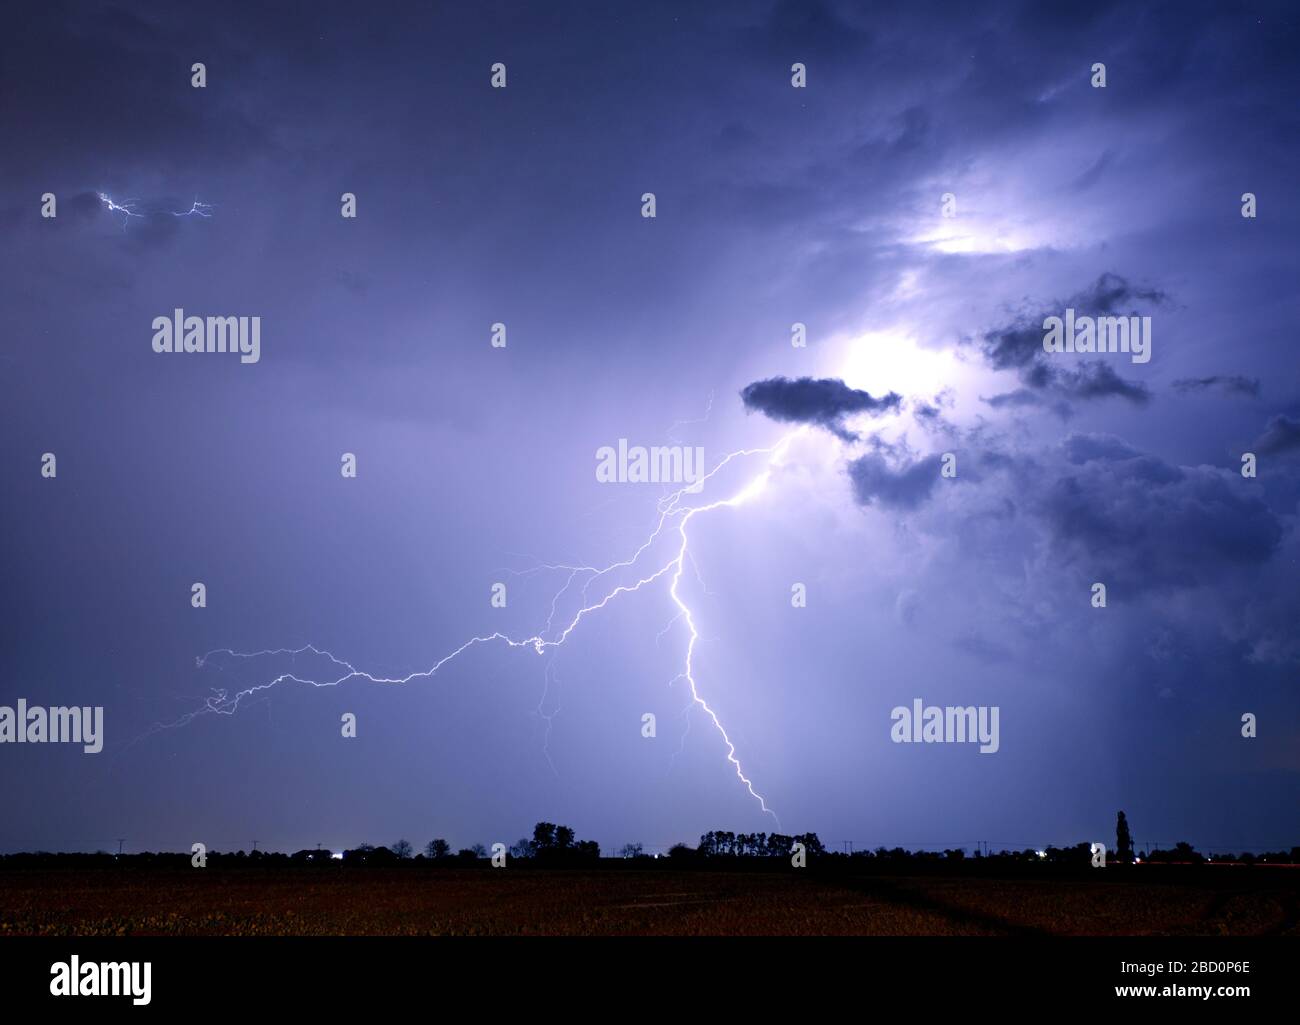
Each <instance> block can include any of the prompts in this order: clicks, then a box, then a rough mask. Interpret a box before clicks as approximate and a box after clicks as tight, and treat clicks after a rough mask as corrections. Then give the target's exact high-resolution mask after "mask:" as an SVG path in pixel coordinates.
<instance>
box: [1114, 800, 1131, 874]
mask: <svg viewBox="0 0 1300 1025" xmlns="http://www.w3.org/2000/svg"><path fill="white" fill-rule="evenodd" d="M1115 860H1116V861H1118V862H1120V863H1121V864H1125V865H1126V864H1128V863H1129V862H1131V861H1132V860H1133V836H1132V834H1131V833H1129V831H1128V819H1126V818H1125V817H1124V813H1123V812H1120V813H1119V818H1118V819H1116V820H1115Z"/></svg>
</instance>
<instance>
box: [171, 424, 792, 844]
mask: <svg viewBox="0 0 1300 1025" xmlns="http://www.w3.org/2000/svg"><path fill="white" fill-rule="evenodd" d="M804 430H805V428H800V429H799V430H796V431H794V432H792V433H790V434H788V435H786V436H785V437H784V438H782V439H781V440H780V441H779V442H777V443H776V444H775V445H773V446H771V447H768V448H752V449H741V450H739V451H737V452H732V453H731V454H730V455H728V456H726V457H725V458H724V459H723V460H722V461H721V462H719V463H718V464H717V466H715V467H714V468H713V469H712V470H710V471H709V472H708V473H707V474H705V475H704V477H703V478H701V479H700V480H699V481H696V482H694V483H693V484H690V485H688V486H686V487H683V488H680V489H679V490H677V491H675V492H673V493H671V494H668V495H665V496H663V497H662V498H660V499H659V502H658V513H659V518H658V521H657V522H656V524H655V527H654V529H653V530H652V531H651V532H650V535H649V537H647V538H646V540H645V541H644V542H642V544H641V545H640V546H639V547H638V548H637V549H636V551H634V552H633V553H632V555H631V557H630V558H627V559H624V560H621V561H618V562H612V563H610V564H609V565H608V566H604V567H597V566H571V565H551V566H539V567H536V569H549V570H562V571H567V572H568V574H569V576H568V579H567V580H566V581H565V583H564V586H563V587H562V588H561V589H560V591H559V592H558V593H557V594H556V595H555V597H554V598H553V599H552V601H551V607H550V615H549V617H548V618H547V621H546V625H545V626H544V627H543V628H542V630H541V631H540V632H538V633H537V634H534V635H533V636H531V637H524V638H512V637H510V636H508V635H506V634H504V633H501V632H499V631H497V632H494V633H490V634H484V635H482V636H479V637H471V638H470V639H469V640H468V641H466V642H465V643H464V644H462V645H461V646H460V647H458V648H456V649H455V650H454V651H452V652H451V653H450V654H447V655H444V656H443V657H442V658H441V659H440V660H438V661H437V662H435V663H434V664H433V665H432V666H430V667H429V668H428V669H425V670H422V671H420V672H415V673H411V674H409V675H407V676H401V677H387V676H374V675H372V674H371V673H368V672H365V671H364V670H361V669H358V668H357V667H356V666H354V665H352V664H351V663H350V662H347V661H344V660H343V659H340V658H338V657H336V656H335V655H333V654H332V653H330V652H329V651H326V650H324V649H322V648H318V647H316V646H315V645H314V644H305V645H303V646H302V647H300V648H276V649H268V650H264V651H254V652H238V651H234V650H232V649H230V648H218V649H216V650H214V651H209V652H208V653H207V654H206V655H202V656H200V657H199V658H197V659H195V663H196V665H198V666H199V667H200V668H202V667H203V666H205V665H206V664H207V662H208V660H209V659H211V658H213V657H214V656H219V657H226V658H232V659H253V658H259V657H262V656H270V655H290V656H297V655H302V654H311V655H316V656H320V657H322V658H325V659H328V660H329V662H330V663H331V665H333V666H334V667H335V669H336V670H337V673H336V675H334V676H333V678H331V679H325V680H319V679H314V678H311V677H305V676H300V675H298V674H297V673H295V672H292V671H290V672H285V673H281V674H280V675H279V676H276V677H275V678H274V679H271V680H269V681H267V682H266V683H261V684H257V685H255V686H252V687H247V688H245V689H244V690H240V691H236V692H234V693H231V692H229V691H227V690H225V689H215V690H214V691H213V694H212V696H211V697H209V698H208V699H207V701H206V702H204V704H203V707H202V708H199V709H197V710H195V711H193V712H189V713H187V714H186V715H184V716H182V717H181V718H180V719H178V720H176V721H175V722H172V723H160V724H158V725H157V726H156V727H155V730H159V729H173V728H175V727H179V726H184V725H186V724H188V723H190V722H192V721H193V720H194V719H196V718H198V717H199V716H201V715H207V714H211V713H216V714H218V715H233V714H234V713H235V712H236V711H237V710H238V708H239V704H240V702H241V701H243V700H244V699H245V698H248V697H252V696H253V695H255V694H259V693H261V692H263V691H268V690H270V689H272V688H273V687H277V686H279V685H280V684H282V683H300V684H305V685H307V686H310V687H337V686H339V685H340V684H343V683H347V682H348V681H350V680H365V681H368V682H370V683H385V684H406V683H410V682H412V681H413V680H418V679H426V678H428V677H431V676H433V675H434V674H435V673H437V672H438V670H440V669H441V668H442V667H443V666H445V665H447V663H449V662H451V661H453V660H454V659H456V658H457V657H458V656H460V655H461V654H463V653H464V652H466V651H468V650H469V649H470V648H473V647H475V646H476V645H480V644H488V643H491V642H500V643H502V644H504V645H506V646H507V647H510V648H523V647H531V648H532V649H533V650H534V651H536V652H537V654H539V655H541V654H545V653H546V651H547V650H548V649H551V648H558V647H560V646H561V645H562V644H564V642H565V641H567V640H568V638H569V636H570V634H572V633H573V631H574V630H576V629H577V627H578V624H579V623H581V622H582V621H583V620H584V619H585V618H586V617H587V616H588V615H590V614H591V613H593V612H598V611H599V610H601V609H603V608H605V606H606V605H608V604H609V603H610V602H612V601H613V600H614V599H616V598H618V597H619V596H620V595H624V594H629V593H632V592H635V591H639V590H641V589H642V588H643V587H647V586H649V585H650V584H653V583H655V582H656V581H658V580H661V579H663V578H665V577H666V578H668V580H669V585H668V594H669V597H670V598H671V599H672V601H673V604H674V605H675V606H676V607H677V614H676V615H675V616H674V617H673V620H672V621H671V622H670V623H669V624H668V627H665V629H664V630H663V631H661V632H660V635H659V636H660V637H662V636H663V634H665V633H667V631H668V629H669V628H671V627H672V626H673V625H674V624H675V623H676V622H677V621H678V620H681V621H683V622H684V623H685V624H686V628H687V630H688V631H689V633H690V638H689V640H688V641H687V644H686V653H685V659H684V663H683V667H682V671H681V672H680V673H679V674H678V675H677V676H676V677H674V678H673V680H672V681H671V682H672V683H676V682H677V680H685V681H686V683H687V684H688V686H689V687H690V692H691V703H690V704H689V705H687V709H688V710H689V709H690V708H691V707H693V706H696V705H698V706H699V707H700V708H701V709H703V710H704V712H705V714H706V715H707V716H708V718H709V721H710V722H712V723H713V727H714V729H716V730H717V731H718V733H719V734H720V735H721V737H722V740H723V743H724V744H726V747H727V761H728V762H730V763H731V764H732V766H734V768H735V771H736V777H737V778H738V779H739V780H740V782H741V783H742V784H743V785H744V787H745V789H746V790H747V791H748V792H749V794H750V796H751V797H753V798H754V800H756V801H757V802H758V804H759V807H760V808H762V810H763V811H764V812H765V813H766V814H768V815H771V816H772V818H773V819H775V820H776V822H777V824H778V825H780V819H778V818H777V816H776V813H775V812H773V811H772V809H771V808H769V807H768V805H767V801H766V800H765V799H764V798H763V795H762V794H760V793H759V792H758V791H757V790H755V789H754V784H753V782H752V781H751V780H750V778H749V776H747V775H746V774H745V770H744V768H743V767H742V766H741V764H740V760H739V759H738V758H737V757H736V745H735V744H734V743H733V742H732V740H731V737H730V736H728V734H727V730H726V728H725V727H724V726H723V725H722V720H721V719H720V718H719V717H718V714H717V712H716V711H714V709H713V708H712V707H711V706H710V705H709V704H708V702H707V701H705V699H704V697H703V696H702V695H701V693H700V689H699V683H698V681H697V680H696V678H695V646H696V642H697V641H698V640H699V636H700V635H699V630H698V628H697V626H696V622H695V615H694V613H693V612H692V610H691V608H690V606H689V605H687V603H686V600H685V599H684V598H683V597H682V595H681V591H680V588H679V585H680V584H681V580H682V576H683V574H684V573H685V567H686V562H687V559H688V558H690V552H689V545H690V537H689V534H688V533H687V527H688V526H689V525H690V523H691V521H692V520H693V519H695V517H696V516H701V515H703V514H704V513H708V512H713V511H714V510H717V509H723V508H736V507H737V506H741V505H744V504H745V503H746V502H748V501H750V500H751V499H753V498H754V497H756V496H757V495H759V494H760V493H761V492H762V491H763V489H764V488H765V487H766V485H767V483H768V481H769V480H770V479H771V476H772V471H773V470H774V469H775V468H776V466H777V465H778V463H779V461H780V459H781V458H782V456H783V455H784V454H785V451H786V449H787V448H788V447H789V445H790V443H791V442H792V441H793V440H794V439H795V438H796V437H797V436H798V435H800V434H802V433H803V431H804ZM755 455H767V456H768V457H769V458H768V462H767V465H766V466H765V467H764V468H763V470H762V471H761V472H760V473H759V474H758V475H757V476H755V477H754V478H753V479H752V480H751V481H750V482H749V483H748V484H746V485H745V486H744V487H743V488H741V489H740V490H739V491H738V492H736V493H735V494H734V495H732V496H731V497H730V498H724V499H720V500H718V501H716V502H711V503H709V504H707V505H687V504H684V503H685V500H686V496H687V495H691V494H696V493H698V492H699V491H700V490H701V488H702V486H703V485H704V483H705V482H707V481H708V480H709V479H711V478H712V477H714V476H715V475H716V474H718V473H719V472H721V471H722V470H723V469H724V468H725V467H726V466H728V465H729V464H730V463H731V462H732V461H733V460H737V459H743V458H747V457H749V456H755ZM674 521H675V525H676V532H677V535H678V538H679V539H680V540H679V542H678V543H677V544H676V546H675V551H674V553H673V554H672V556H671V558H669V559H668V561H667V562H665V563H664V564H662V565H661V566H659V567H658V568H656V569H655V570H654V571H653V572H651V573H649V575H647V576H643V577H641V578H640V579H639V580H637V581H636V582H635V583H632V584H615V585H614V586H612V587H610V588H609V589H608V590H607V591H606V592H605V593H604V595H603V597H600V598H599V599H598V600H591V599H589V598H588V594H589V592H590V590H591V588H592V586H593V585H594V584H595V583H596V581H597V580H599V579H601V578H605V577H608V575H609V574H611V573H612V572H614V571H616V570H619V569H626V568H629V567H631V566H633V565H635V564H636V563H637V562H639V561H640V559H641V557H642V556H643V555H644V554H645V553H646V552H647V551H648V550H649V549H650V548H651V546H653V545H654V543H655V541H656V540H658V539H659V538H660V536H662V535H663V534H664V532H665V529H666V528H667V527H668V525H669V524H670V523H672V522H674ZM579 575H587V579H586V580H585V581H584V582H583V585H582V589H581V595H582V601H583V602H584V603H585V604H584V605H583V606H582V608H580V609H579V610H578V611H577V612H576V613H575V614H574V615H573V617H572V618H571V619H570V620H569V621H568V622H567V623H566V624H565V625H564V626H563V627H562V628H559V629H558V630H557V628H556V626H555V619H556V615H557V612H556V609H557V603H558V601H559V598H560V596H561V595H562V594H564V592H565V591H567V590H568V589H569V588H570V587H571V586H572V585H573V584H574V582H575V580H576V579H577V578H578V576H579ZM656 643H657V639H656ZM547 680H548V690H549V683H550V680H551V675H550V667H549V665H548V669H547ZM545 700H546V696H545V694H544V695H543V699H542V701H543V703H544V702H545ZM538 710H539V713H541V714H542V717H543V718H546V719H547V720H548V723H547V725H548V730H547V733H548V741H549V732H550V730H549V725H550V723H549V719H550V718H553V716H554V713H551V715H550V716H547V715H546V714H545V713H544V712H542V708H541V705H539V709H538ZM547 759H548V761H549V759H550V753H549V747H548V750H547ZM552 768H554V766H552Z"/></svg>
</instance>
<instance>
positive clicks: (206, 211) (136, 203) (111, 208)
mask: <svg viewBox="0 0 1300 1025" xmlns="http://www.w3.org/2000/svg"><path fill="white" fill-rule="evenodd" d="M95 195H96V196H97V197H98V198H99V201H100V203H102V204H103V206H104V209H105V210H107V211H108V212H109V213H110V214H121V215H122V230H123V231H125V230H126V226H127V224H128V223H129V222H130V220H131V219H132V218H133V217H148V216H149V215H150V214H158V215H160V216H161V215H162V214H171V216H173V217H204V218H210V217H211V216H212V204H211V203H200V202H199V197H198V196H195V197H194V201H193V202H192V203H191V204H190V208H189V209H188V210H166V209H157V208H147V209H141V207H140V200H138V199H124V200H122V202H120V203H119V202H117V201H116V200H115V199H113V197H112V196H110V195H109V194H108V193H106V192H96V193H95Z"/></svg>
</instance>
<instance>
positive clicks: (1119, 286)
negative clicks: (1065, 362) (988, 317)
mask: <svg viewBox="0 0 1300 1025" xmlns="http://www.w3.org/2000/svg"><path fill="white" fill-rule="evenodd" d="M1167 299H1168V296H1167V295H1166V294H1165V293H1164V292H1161V291H1159V290H1158V289H1153V288H1140V287H1137V286H1135V285H1133V284H1131V283H1130V282H1129V281H1128V280H1127V279H1126V278H1123V277H1121V276H1120V275H1118V274H1113V273H1110V272H1106V273H1104V274H1102V275H1101V276H1100V277H1099V278H1097V280H1096V281H1094V282H1093V283H1092V284H1091V285H1089V286H1088V287H1087V288H1085V289H1083V290H1082V291H1080V292H1077V293H1075V294H1074V295H1072V296H1070V297H1069V298H1068V299H1066V300H1064V301H1063V302H1059V303H1055V304H1051V305H1047V306H1041V307H1036V308H1034V309H1033V310H1031V311H1027V312H1025V313H1022V314H1021V315H1020V316H1018V317H1017V318H1016V319H1015V321H1014V322H1012V323H1010V324H1007V325H1004V326H1003V327H1000V328H995V329H993V330H991V331H988V332H986V333H985V334H984V335H983V337H982V338H981V340H980V348H981V352H982V353H983V356H984V360H985V362H986V363H988V365H989V366H991V367H992V368H993V369H994V370H1016V371H1019V374H1020V380H1021V381H1022V382H1023V383H1024V385H1025V386H1026V388H1028V389H1033V390H1035V391H1042V392H1054V393H1055V394H1056V395H1058V396H1059V397H1060V398H1062V399H1065V400H1074V401H1080V402H1088V401H1092V400H1094V399H1105V398H1121V399H1125V400H1126V401H1128V402H1132V403H1134V404H1135V405H1139V406H1141V405H1146V404H1147V403H1148V402H1150V401H1151V391H1150V389H1149V388H1148V387H1147V386H1146V385H1144V384H1140V383H1138V382H1134V381H1126V380H1125V379H1124V378H1122V377H1120V376H1119V374H1118V373H1116V371H1115V369H1114V368H1113V367H1112V366H1111V365H1110V364H1109V363H1106V362H1104V361H1102V360H1086V361H1082V362H1081V363H1080V364H1079V365H1077V366H1070V367H1062V366H1061V365H1060V363H1059V361H1053V362H1049V361H1048V360H1047V358H1046V357H1047V354H1046V353H1044V352H1043V320H1044V318H1045V317H1047V316H1059V315H1060V312H1061V311H1062V310H1064V309H1067V308H1070V309H1073V310H1075V312H1076V314H1077V315H1079V316H1089V317H1104V316H1118V315H1120V314H1122V313H1123V314H1128V313H1130V312H1135V311H1136V308H1137V306H1138V304H1141V303H1148V304H1159V303H1163V302H1165V301H1166V300H1167ZM999 399H1003V401H1002V402H1001V403H999V401H998V400H999ZM985 401H987V402H988V403H989V404H990V405H992V406H994V407H995V408H996V407H997V406H998V405H999V404H1002V405H1012V406H1017V405H1019V406H1023V405H1031V404H1032V402H1031V400H1029V399H1028V397H1027V396H1026V395H1025V394H1024V389H1021V390H1019V391H1015V392H1009V393H1007V394H1006V396H1005V397H1003V396H995V397H994V399H992V400H985Z"/></svg>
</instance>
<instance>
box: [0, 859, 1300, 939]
mask: <svg viewBox="0 0 1300 1025" xmlns="http://www.w3.org/2000/svg"><path fill="white" fill-rule="evenodd" d="M1102 872H1105V873H1106V875H1105V876H1104V877H1101V873H1102ZM1121 872H1122V874H1121ZM1099 877H1100V878H1099ZM616 934H632V935H673V936H685V935H750V936H759V935H767V936H775V935H799V934H802V935H880V936H913V935H943V936H949V935H1026V934H1031V935H1032V934H1042V935H1119V936H1131V935H1167V936H1226V935H1236V936H1253V935H1274V936H1276V935H1289V936H1300V868H1268V867H1245V866H1221V867H1220V866H1161V867H1157V866H1152V867H1149V868H1141V869H1132V868H1130V869H1127V870H1123V869H1121V870H1120V871H1114V870H1112V869H1104V870H1100V871H1098V872H1096V873H1095V874H1093V875H1088V874H1087V873H1084V872H1074V873H1068V874H1062V873H1055V874H1048V873H1039V874H1037V875H1035V876H1024V875H1022V876H1017V875H1003V876H997V875H992V874H987V873H985V874H966V875H963V874H958V873H953V872H949V873H942V874H940V873H932V874H907V875H904V874H899V875H891V874H875V875H872V874H865V873H864V874H855V873H853V872H851V871H841V872H834V873H823V872H816V871H812V870H809V871H807V872H800V873H796V872H794V871H791V872H786V873H777V872H750V871H712V870H710V871H684V870H671V871H657V870H636V871H621V870H618V869H596V870H534V869H513V870H512V869H505V870H500V871H493V870H481V869H473V868H469V869H438V870H411V869H406V868H357V869H344V868H324V867H322V868H265V869H263V868H240V869H220V868H206V869H191V870H188V871H184V870H178V869H171V868H147V869H127V870H122V871H115V870H112V869H89V870H87V869H50V870H5V871H2V872H0V935H10V936H13V935H42V936H68V935H73V936H123V935H238V936H253V935H259V936H268V935H616Z"/></svg>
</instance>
